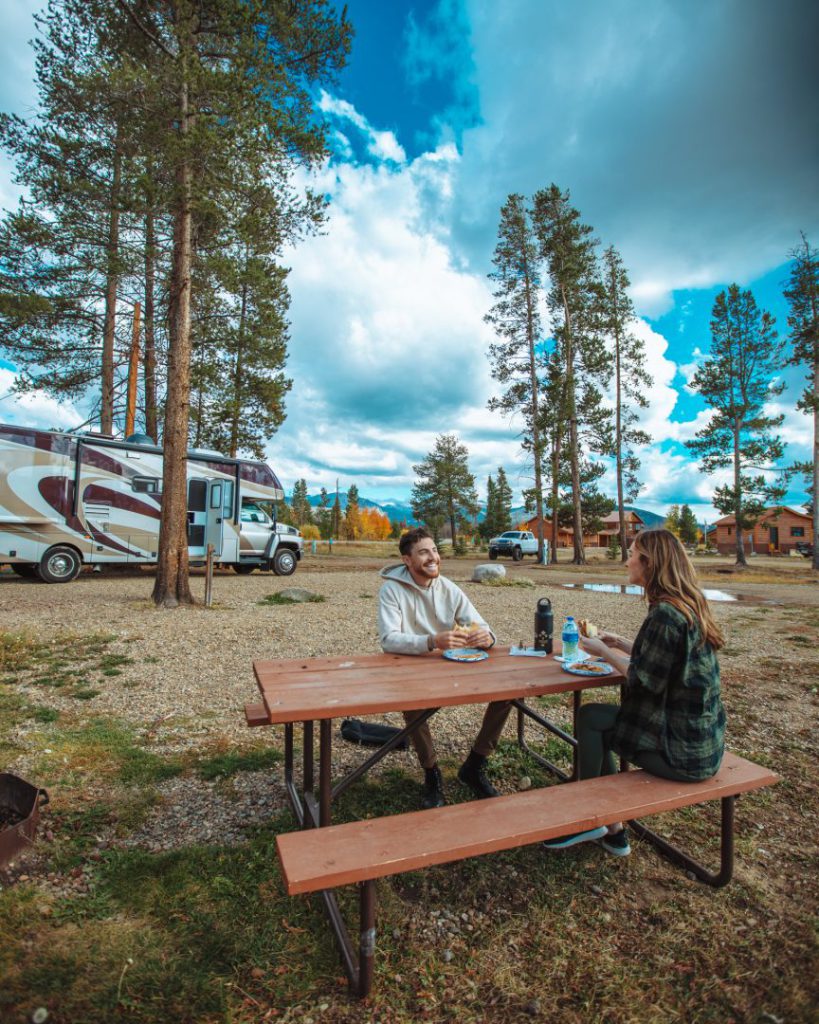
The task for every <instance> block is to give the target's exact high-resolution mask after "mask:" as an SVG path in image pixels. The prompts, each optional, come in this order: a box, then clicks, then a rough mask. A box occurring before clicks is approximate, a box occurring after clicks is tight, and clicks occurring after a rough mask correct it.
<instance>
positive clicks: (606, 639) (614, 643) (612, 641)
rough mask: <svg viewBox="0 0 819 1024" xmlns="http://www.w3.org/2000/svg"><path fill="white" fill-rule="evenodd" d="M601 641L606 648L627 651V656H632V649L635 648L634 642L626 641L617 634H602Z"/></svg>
mask: <svg viewBox="0 0 819 1024" xmlns="http://www.w3.org/2000/svg"><path fill="white" fill-rule="evenodd" d="M600 639H601V640H602V641H603V643H604V644H605V645H606V647H610V648H611V649H612V650H614V651H625V653H626V654H631V648H632V647H633V646H634V643H633V641H631V640H626V638H625V637H624V636H619V635H618V634H617V633H608V632H606V631H604V632H602V633H601V634H600Z"/></svg>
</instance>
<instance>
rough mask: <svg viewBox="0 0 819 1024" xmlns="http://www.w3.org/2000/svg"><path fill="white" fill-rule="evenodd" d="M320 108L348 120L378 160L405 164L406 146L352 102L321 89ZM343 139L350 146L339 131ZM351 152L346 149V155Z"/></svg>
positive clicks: (324, 111)
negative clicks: (370, 121) (378, 126)
mask: <svg viewBox="0 0 819 1024" xmlns="http://www.w3.org/2000/svg"><path fill="white" fill-rule="evenodd" d="M318 107H319V110H321V111H322V112H323V113H325V114H328V115H331V116H332V117H335V118H337V119H339V120H342V121H348V122H349V123H350V124H351V125H352V126H353V127H355V128H357V129H358V131H359V133H360V134H361V135H362V136H364V138H365V140H366V142H367V151H368V152H369V153H370V155H371V156H373V157H375V158H376V159H377V160H389V161H392V162H393V163H397V164H403V163H404V162H405V161H406V159H407V154H406V152H405V151H404V147H403V146H402V145H401V144H400V143H399V141H398V139H397V138H396V137H395V133H394V132H391V131H379V130H377V129H376V128H373V126H372V125H371V124H370V123H369V121H368V120H367V118H366V117H364V116H363V115H362V114H360V113H359V112H358V111H357V110H356V109H355V107H354V106H353V105H352V103H348V102H347V100H342V99H339V98H338V97H337V96H331V95H330V93H328V92H327V91H326V90H324V89H322V90H321V95H320V97H319V102H318ZM339 135H340V136H341V140H342V142H343V143H346V144H347V146H349V139H348V138H347V136H346V135H344V134H343V133H341V132H339ZM348 154H349V149H346V151H345V155H348Z"/></svg>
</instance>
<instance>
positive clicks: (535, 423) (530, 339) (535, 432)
mask: <svg viewBox="0 0 819 1024" xmlns="http://www.w3.org/2000/svg"><path fill="white" fill-rule="evenodd" d="M524 258H525V257H524ZM524 273H525V275H526V341H527V343H528V346H529V386H530V388H531V389H532V407H531V412H532V461H533V464H534V470H535V517H536V518H535V522H536V523H537V560H538V562H540V563H541V564H542V563H543V562H545V561H546V559H545V558H544V547H543V468H542V466H541V454H542V453H541V450H540V424H539V419H538V407H539V403H538V388H539V382H538V379H537V363H536V360H535V341H536V338H535V324H534V304H533V299H532V287H531V276H530V268H529V263H528V260H526V264H525V271H524Z"/></svg>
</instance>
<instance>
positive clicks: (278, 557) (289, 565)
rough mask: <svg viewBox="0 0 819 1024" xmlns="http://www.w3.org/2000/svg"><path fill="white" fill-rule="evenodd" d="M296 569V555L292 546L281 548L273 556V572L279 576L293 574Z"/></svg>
mask: <svg viewBox="0 0 819 1024" xmlns="http://www.w3.org/2000/svg"><path fill="white" fill-rule="evenodd" d="M295 571H296V556H295V555H294V554H293V552H292V551H291V550H290V548H279V550H278V551H277V552H276V554H275V555H274V556H273V572H275V574H276V575H277V576H292V575H293V573H294V572H295Z"/></svg>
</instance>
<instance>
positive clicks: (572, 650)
mask: <svg viewBox="0 0 819 1024" xmlns="http://www.w3.org/2000/svg"><path fill="white" fill-rule="evenodd" d="M561 640H562V641H563V664H564V665H571V664H572V662H574V661H577V659H578V657H579V654H580V652H579V650H578V641H579V640H580V630H579V629H578V628H577V623H576V622H575V621H574V619H573V618H572V616H571V615H569V616H567V618H566V621H565V622H564V623H563V633H562V635H561Z"/></svg>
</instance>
